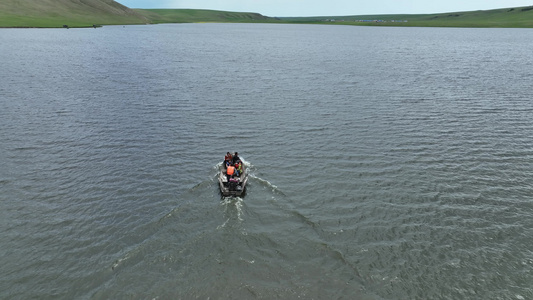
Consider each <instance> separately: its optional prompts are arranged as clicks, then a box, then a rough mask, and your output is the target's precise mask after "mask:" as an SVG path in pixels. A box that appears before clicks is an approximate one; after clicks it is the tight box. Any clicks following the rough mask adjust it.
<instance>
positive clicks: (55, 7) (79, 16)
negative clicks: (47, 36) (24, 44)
mask: <svg viewBox="0 0 533 300" xmlns="http://www.w3.org/2000/svg"><path fill="white" fill-rule="evenodd" d="M149 22H150V21H149V20H148V19H146V18H145V17H143V16H142V15H140V14H139V13H138V12H136V11H134V10H132V9H130V8H128V7H126V6H124V5H122V4H119V3H117V2H115V1H112V0H2V1H0V27H62V26H63V25H68V26H70V27H87V26H93V24H94V25H104V24H105V25H111V24H144V23H149Z"/></svg>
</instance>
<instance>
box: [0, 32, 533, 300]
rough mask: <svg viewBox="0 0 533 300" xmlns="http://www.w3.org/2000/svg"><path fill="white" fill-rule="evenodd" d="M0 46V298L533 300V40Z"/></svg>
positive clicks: (265, 35)
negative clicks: (229, 162) (235, 165)
mask: <svg viewBox="0 0 533 300" xmlns="http://www.w3.org/2000/svg"><path fill="white" fill-rule="evenodd" d="M0 41H1V43H0V62H1V68H0V140H1V141H2V142H1V143H0V166H1V168H0V190H1V193H0V232H1V234H0V245H1V248H2V256H1V258H0V266H1V267H0V270H1V273H2V276H1V278H0V298H2V299H30V298H38V299H364V300H369V299H518V300H521V299H532V298H533V288H532V287H533V284H532V283H533V271H532V270H533V251H532V249H533V239H532V238H531V237H532V236H533V203H532V201H531V195H533V185H532V183H531V179H532V176H533V140H532V138H533V121H532V120H533V118H532V117H533V102H532V101H531V82H532V80H533V56H531V53H530V52H531V49H533V30H531V29H467V28H400V27H398V28H396V27H355V26H324V25H280V24H168V25H147V26H106V27H103V28H99V29H93V28H91V29H69V30H66V29H0ZM228 151H231V152H234V151H238V152H239V154H240V155H241V157H243V159H244V160H245V162H246V165H247V166H248V170H249V171H250V174H251V178H250V180H249V183H248V187H247V193H246V195H245V196H243V197H238V198H235V197H229V198H224V197H221V195H220V192H219V190H218V185H217V184H218V183H217V181H216V174H217V170H218V166H219V164H220V163H221V162H222V160H223V158H224V155H225V153H226V152H228Z"/></svg>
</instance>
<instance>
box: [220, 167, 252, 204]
mask: <svg viewBox="0 0 533 300" xmlns="http://www.w3.org/2000/svg"><path fill="white" fill-rule="evenodd" d="M226 171H227V169H226V164H224V163H222V164H221V165H220V172H219V174H218V185H219V186H220V193H221V194H222V196H225V197H227V196H241V195H242V194H244V192H245V190H246V183H247V182H248V172H247V170H246V167H245V166H244V163H242V173H241V174H239V176H236V175H233V176H228V175H227V173H226Z"/></svg>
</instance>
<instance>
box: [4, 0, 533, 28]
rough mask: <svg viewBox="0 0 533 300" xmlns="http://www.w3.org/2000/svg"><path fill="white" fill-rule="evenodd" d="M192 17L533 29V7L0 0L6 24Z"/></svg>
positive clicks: (77, 24)
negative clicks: (325, 9)
mask: <svg viewBox="0 0 533 300" xmlns="http://www.w3.org/2000/svg"><path fill="white" fill-rule="evenodd" d="M191 22H227V23H243V22H248V23H290V24H303V23H305V24H340V25H361V26H364V25H367V26H368V25H370V26H419V27H521V28H533V6H527V7H515V8H505V9H494V10H483V11H481V10H480V11H468V12H450V13H441V14H422V15H420V14H419V15H410V14H403V15H398V14H397V15H346V16H319V17H291V18H288V17H284V18H271V17H266V16H263V15H261V14H258V13H248V12H228V11H216V10H203V9H130V8H128V7H126V6H124V5H122V4H119V3H117V2H115V1H113V0H1V1H0V27H62V26H63V25H68V26H69V27H89V26H93V25H98V26H99V25H119V24H120V25H122V24H146V23H151V24H157V23H191Z"/></svg>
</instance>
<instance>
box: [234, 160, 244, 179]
mask: <svg viewBox="0 0 533 300" xmlns="http://www.w3.org/2000/svg"><path fill="white" fill-rule="evenodd" d="M241 174H242V162H241V161H239V162H237V163H236V164H235V175H237V176H241Z"/></svg>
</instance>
